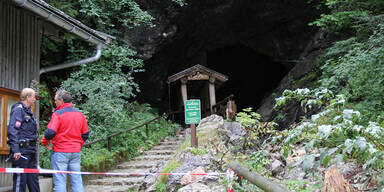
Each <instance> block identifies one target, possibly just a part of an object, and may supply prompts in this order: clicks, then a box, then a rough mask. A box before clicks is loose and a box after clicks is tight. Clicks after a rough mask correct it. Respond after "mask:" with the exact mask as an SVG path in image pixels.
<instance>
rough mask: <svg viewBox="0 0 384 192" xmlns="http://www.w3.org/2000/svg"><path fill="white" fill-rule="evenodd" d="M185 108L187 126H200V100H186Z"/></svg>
mask: <svg viewBox="0 0 384 192" xmlns="http://www.w3.org/2000/svg"><path fill="white" fill-rule="evenodd" d="M184 107H185V124H199V123H200V119H201V110H200V100H198V99H193V100H186V101H185V103H184Z"/></svg>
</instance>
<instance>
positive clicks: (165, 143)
mask: <svg viewBox="0 0 384 192" xmlns="http://www.w3.org/2000/svg"><path fill="white" fill-rule="evenodd" d="M180 144H181V142H179V141H162V142H160V143H159V144H158V145H180Z"/></svg>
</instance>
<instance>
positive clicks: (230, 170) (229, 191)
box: [226, 169, 235, 192]
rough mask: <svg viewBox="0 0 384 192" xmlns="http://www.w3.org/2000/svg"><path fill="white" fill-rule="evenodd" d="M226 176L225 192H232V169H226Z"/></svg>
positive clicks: (233, 173)
mask: <svg viewBox="0 0 384 192" xmlns="http://www.w3.org/2000/svg"><path fill="white" fill-rule="evenodd" d="M226 174H227V180H228V190H227V192H233V188H232V181H233V176H234V175H235V172H234V171H233V170H232V169H228V170H227V173H226Z"/></svg>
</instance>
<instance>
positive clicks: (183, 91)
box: [180, 77, 188, 103]
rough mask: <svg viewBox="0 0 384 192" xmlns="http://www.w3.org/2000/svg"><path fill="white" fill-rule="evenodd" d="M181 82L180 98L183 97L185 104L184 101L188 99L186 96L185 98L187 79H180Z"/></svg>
mask: <svg viewBox="0 0 384 192" xmlns="http://www.w3.org/2000/svg"><path fill="white" fill-rule="evenodd" d="M180 81H181V96H182V97H183V103H185V101H186V100H187V99H188V96H187V94H188V93H187V82H188V80H187V78H185V77H183V78H181V79H180Z"/></svg>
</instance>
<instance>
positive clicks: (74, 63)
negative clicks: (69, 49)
mask: <svg viewBox="0 0 384 192" xmlns="http://www.w3.org/2000/svg"><path fill="white" fill-rule="evenodd" d="M102 50H103V45H102V44H98V45H97V51H96V54H95V55H94V56H93V57H89V58H85V59H82V60H78V61H72V62H68V63H63V64H59V65H54V66H50V67H44V68H41V69H40V75H41V74H43V73H46V72H50V71H56V70H60V69H65V68H69V67H74V66H78V65H81V64H85V63H91V62H94V61H97V60H98V59H99V58H100V56H101V51H102Z"/></svg>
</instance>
